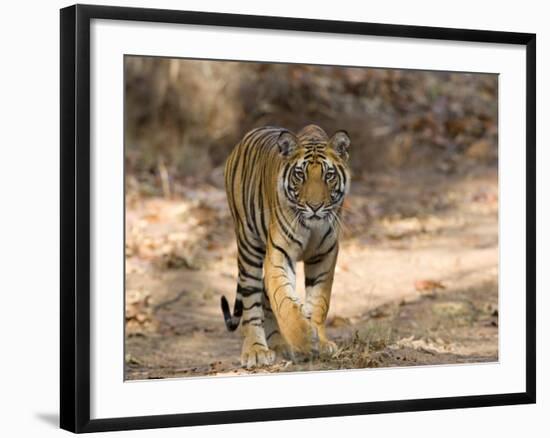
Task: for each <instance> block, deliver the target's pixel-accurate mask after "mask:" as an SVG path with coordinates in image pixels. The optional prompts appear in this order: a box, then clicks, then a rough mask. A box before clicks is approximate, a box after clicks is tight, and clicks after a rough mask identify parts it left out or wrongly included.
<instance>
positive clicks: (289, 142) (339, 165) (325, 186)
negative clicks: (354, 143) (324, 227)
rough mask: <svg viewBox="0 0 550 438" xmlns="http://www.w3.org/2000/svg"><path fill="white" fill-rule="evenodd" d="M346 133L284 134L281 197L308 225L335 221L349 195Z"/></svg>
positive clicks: (309, 128) (314, 128)
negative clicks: (346, 196)
mask: <svg viewBox="0 0 550 438" xmlns="http://www.w3.org/2000/svg"><path fill="white" fill-rule="evenodd" d="M350 143H351V142H350V139H349V136H348V134H347V132H345V131H338V132H336V133H335V134H334V135H333V136H332V137H330V138H329V137H328V136H327V134H326V133H325V131H323V130H322V129H321V128H320V127H318V126H316V125H308V126H306V127H305V128H303V129H302V130H301V131H300V132H299V133H298V135H295V134H293V133H292V132H290V131H283V132H281V134H280V135H279V138H278V140H277V146H278V148H279V153H280V155H281V156H282V157H283V165H282V170H281V175H280V178H279V196H280V198H282V201H283V202H285V203H286V205H287V206H288V207H289V208H290V209H291V210H292V211H294V213H295V214H296V216H297V217H298V218H299V219H300V220H301V221H302V222H303V223H304V222H306V223H310V224H311V223H313V224H315V223H320V222H321V221H323V220H334V218H335V217H336V215H337V214H338V213H339V211H340V207H341V206H342V203H343V201H344V196H345V195H346V194H347V192H348V191H349V181H350V173H349V167H348V158H349V154H348V149H349V146H350Z"/></svg>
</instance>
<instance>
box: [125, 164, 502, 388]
mask: <svg viewBox="0 0 550 438" xmlns="http://www.w3.org/2000/svg"><path fill="white" fill-rule="evenodd" d="M185 193H186V196H185V198H183V199H177V200H176V199H174V200H165V199H159V198H141V197H138V196H134V195H129V196H128V198H127V224H126V226H127V245H126V253H127V254H126V255H127V257H126V287H127V293H126V320H127V324H126V357H125V360H126V378H127V379H149V378H164V377H175V376H193V375H205V374H209V375H210V374H236V373H248V372H273V371H297V370H318V369H340V368H362V367H387V366H410V365H421V364H443V363H464V362H481V361H496V360H498V283H497V282H498V189H497V173H496V170H495V169H493V168H469V169H462V170H461V171H460V172H458V171H455V172H452V173H449V172H448V170H444V171H442V172H441V173H435V172H434V173H430V174H427V175H426V174H423V173H421V172H418V171H417V172H416V173H412V172H411V173H410V174H402V173H401V174H391V175H374V176H372V175H370V176H368V177H361V176H358V177H355V178H354V180H353V186H352V193H351V194H350V196H349V198H348V200H347V201H346V211H345V218H344V223H345V224H346V227H345V230H344V236H343V238H342V243H341V251H340V255H339V260H338V266H337V270H336V277H335V282H334V287H333V296H332V299H331V309H330V312H329V327H328V332H329V336H330V337H331V338H332V339H333V340H335V341H336V342H337V344H338V346H339V350H338V353H337V354H336V356H335V357H334V358H332V359H328V360H327V359H324V360H316V361H314V362H308V363H299V364H292V363H290V362H281V363H278V364H276V365H274V366H272V367H270V368H264V369H262V370H252V371H246V370H243V369H242V368H241V367H240V366H239V353H240V344H241V340H240V335H239V333H238V332H235V333H228V332H227V331H226V330H225V327H224V324H223V319H222V316H221V311H220V308H219V299H220V295H221V294H224V295H226V296H227V297H228V298H229V299H230V301H232V300H233V298H234V291H235V285H236V274H237V272H236V266H235V257H236V246H235V243H234V236H233V233H232V225H231V219H230V217H229V214H228V211H227V206H226V201H225V195H224V192H223V190H222V189H221V188H216V186H215V185H208V186H200V187H197V188H195V189H194V190H192V189H186V192H185ZM299 276H302V273H301V272H299ZM301 278H303V276H302V277H301ZM298 284H299V285H302V284H303V281H301V280H300V279H299V280H298ZM300 290H301V291H302V293H303V286H301V289H300Z"/></svg>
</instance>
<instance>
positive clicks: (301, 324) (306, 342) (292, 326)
mask: <svg viewBox="0 0 550 438" xmlns="http://www.w3.org/2000/svg"><path fill="white" fill-rule="evenodd" d="M281 329H282V331H283V336H284V338H285V340H286V342H287V343H288V344H289V346H290V348H291V350H292V352H293V353H294V354H295V355H298V356H299V357H304V358H316V357H318V356H319V335H318V332H317V328H316V327H315V326H314V325H313V324H311V321H310V320H309V319H307V318H305V317H304V316H303V315H302V314H301V312H300V313H299V314H297V315H296V316H295V318H293V319H290V320H289V321H288V322H287V323H286V324H284V328H283V327H281Z"/></svg>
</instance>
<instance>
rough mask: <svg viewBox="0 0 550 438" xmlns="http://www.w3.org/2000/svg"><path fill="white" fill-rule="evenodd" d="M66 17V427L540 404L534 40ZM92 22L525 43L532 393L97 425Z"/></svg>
mask: <svg viewBox="0 0 550 438" xmlns="http://www.w3.org/2000/svg"><path fill="white" fill-rule="evenodd" d="M60 14H61V18H60V24H61V26H60V27H61V29H60V35H61V39H60V49H61V60H60V70H61V74H60V88H61V111H60V123H61V126H60V130H61V154H60V160H61V163H60V164H61V221H60V227H61V272H60V276H61V291H60V292H61V293H60V295H61V297H60V298H61V300H60V310H61V322H60V334H61V336H60V338H61V348H60V361H61V369H60V381H61V385H60V426H61V428H63V429H66V430H69V431H72V432H76V433H81V432H99V431H114V430H128V429H145V428H160V427H174V426H193V425H206V424H220V423H241V422H251V421H270V420H283V419H300V418H314V417H329V416H330V417H335V416H346V415H364V414H373V413H389V412H404V411H425V410H438V409H454V408H467V407H481V406H497V405H514V404H527V403H535V401H536V384H535V382H536V368H535V367H536V365H535V364H536V349H535V342H536V340H535V326H536V320H535V292H536V284H535V278H536V277H535V274H536V273H535V269H536V268H535V257H536V235H535V232H536V231H535V225H536V223H535V221H536V219H535V213H536V205H535V180H536V177H535V159H536V157H535V138H536V135H535V132H536V131H535V130H536V125H535V118H536V117H535V106H536V104H535V98H536V97H535V93H536V73H535V71H536V36H535V34H530V33H515V32H496V31H485V30H466V29H448V28H438V27H424V26H404V25H391V24H376V23H359V22H343V21H327V20H313V19H303V18H286V17H285V18H283V17H266V16H252V15H234V14H221V13H206V12H188V11H176V10H159V9H143V8H126V7H111V6H89V5H74V6H70V7H67V8H64V9H61V11H60ZM92 19H107V20H129V21H143V22H155V23H181V24H195V25H207V26H229V27H241V28H261V29H271V30H295V31H306V32H328V33H335V34H355V35H374V36H386V37H411V38H422V39H438V40H452V41H464V42H488V43H503V44H515V45H523V46H525V47H526V65H525V68H526V79H527V80H526V82H527V89H526V109H527V112H526V120H527V126H526V133H525V135H526V145H527V151H526V153H527V169H526V170H527V181H526V182H527V198H526V200H527V202H526V215H527V216H526V217H527V226H526V230H525V232H526V242H527V247H526V254H527V266H526V273H527V284H526V292H527V297H526V312H527V313H526V321H527V327H526V356H525V362H526V375H525V382H526V391H525V392H518V393H508V394H487V395H478V396H460V397H443V398H430V399H416V400H393V401H381V402H368V403H350V404H332V405H322V406H289V407H284V408H273V409H252V410H240V411H221V412H202V413H201V412H199V413H186V414H173V415H151V416H141V417H129V418H103V419H90V348H89V346H90V213H91V207H90V22H91V20H92Z"/></svg>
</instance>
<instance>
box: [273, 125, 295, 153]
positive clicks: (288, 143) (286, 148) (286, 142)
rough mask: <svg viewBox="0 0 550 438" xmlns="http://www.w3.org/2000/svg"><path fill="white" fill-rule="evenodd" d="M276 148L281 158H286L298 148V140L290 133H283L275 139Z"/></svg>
mask: <svg viewBox="0 0 550 438" xmlns="http://www.w3.org/2000/svg"><path fill="white" fill-rule="evenodd" d="M277 146H278V147H279V152H280V154H281V155H282V156H284V157H287V156H289V155H290V154H291V153H292V152H294V151H295V150H296V147H297V146H298V139H297V138H296V136H295V135H294V134H293V133H292V132H290V131H283V132H281V135H279V138H278V139H277Z"/></svg>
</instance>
